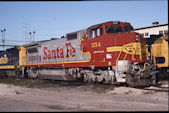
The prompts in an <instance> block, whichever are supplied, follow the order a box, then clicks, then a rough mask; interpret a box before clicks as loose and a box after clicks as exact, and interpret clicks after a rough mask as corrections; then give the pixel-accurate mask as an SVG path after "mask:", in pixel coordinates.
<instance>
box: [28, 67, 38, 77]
mask: <svg viewBox="0 0 169 113" xmlns="http://www.w3.org/2000/svg"><path fill="white" fill-rule="evenodd" d="M38 74H39V72H38V70H33V69H29V70H28V77H29V78H37V77H38Z"/></svg>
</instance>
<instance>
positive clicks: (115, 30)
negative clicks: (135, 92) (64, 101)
mask: <svg viewBox="0 0 169 113" xmlns="http://www.w3.org/2000/svg"><path fill="white" fill-rule="evenodd" d="M17 48H18V50H19V51H18V52H19V53H18V55H19V56H17V58H18V59H17V61H18V62H17V64H15V66H14V68H12V69H8V68H2V67H3V66H4V65H5V66H7V65H8V63H6V64H1V65H0V67H1V68H0V69H2V70H3V71H5V72H8V76H10V75H9V74H11V73H9V72H10V71H11V72H13V73H15V72H19V73H20V75H21V76H22V77H24V76H27V77H29V78H39V79H52V80H65V81H72V80H83V81H85V82H94V83H106V84H116V83H127V84H128V85H129V86H131V87H135V86H147V85H154V84H156V71H155V68H154V65H152V64H151V63H149V61H148V60H147V58H146V40H145V39H144V38H143V37H142V36H141V35H140V34H139V33H136V32H133V27H132V26H131V25H130V23H128V22H120V21H108V22H104V23H101V24H97V25H93V26H91V27H89V28H87V29H83V30H79V31H76V32H71V33H68V34H66V37H62V38H52V39H51V40H43V41H37V42H32V43H29V44H25V45H23V46H20V47H17ZM3 55H4V54H2V55H1V58H2V60H3V59H4V57H3ZM7 57H8V54H7ZM9 58H10V57H9ZM18 70H19V71H18ZM16 75H17V74H16Z"/></svg>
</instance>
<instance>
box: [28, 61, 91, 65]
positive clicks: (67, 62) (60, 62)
mask: <svg viewBox="0 0 169 113" xmlns="http://www.w3.org/2000/svg"><path fill="white" fill-rule="evenodd" d="M81 62H83V63H84V62H89V60H81V61H65V62H54V63H33V64H27V65H43V64H66V63H81Z"/></svg>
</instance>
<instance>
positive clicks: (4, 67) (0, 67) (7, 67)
mask: <svg viewBox="0 0 169 113" xmlns="http://www.w3.org/2000/svg"><path fill="white" fill-rule="evenodd" d="M14 68H15V67H14V65H10V66H0V69H14Z"/></svg>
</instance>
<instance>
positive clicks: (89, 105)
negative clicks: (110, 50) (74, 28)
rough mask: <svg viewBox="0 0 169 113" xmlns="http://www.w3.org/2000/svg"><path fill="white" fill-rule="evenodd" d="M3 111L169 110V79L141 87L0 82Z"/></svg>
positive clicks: (0, 104)
mask: <svg viewBox="0 0 169 113" xmlns="http://www.w3.org/2000/svg"><path fill="white" fill-rule="evenodd" d="M17 82H18V81H17ZM4 111H5V112H6V111H9V112H11V111H12V112H14V111H15V112H17V111H19V112H20V111H35V112H36V111H168V82H165V83H164V84H162V85H161V86H160V87H154V86H151V87H146V88H142V89H137V88H130V87H125V86H104V85H103V86H102V85H92V84H81V85H71V84H67V83H62V84H57V83H55V85H54V86H52V87H47V88H46V87H41V88H36V87H33V88H32V87H31V88H28V87H26V86H16V85H13V84H5V83H0V112H4Z"/></svg>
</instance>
